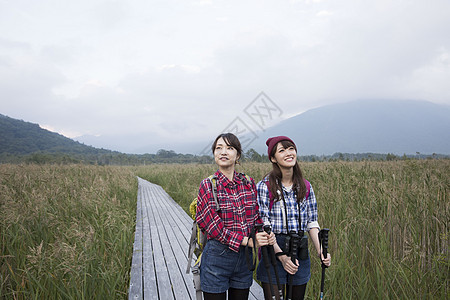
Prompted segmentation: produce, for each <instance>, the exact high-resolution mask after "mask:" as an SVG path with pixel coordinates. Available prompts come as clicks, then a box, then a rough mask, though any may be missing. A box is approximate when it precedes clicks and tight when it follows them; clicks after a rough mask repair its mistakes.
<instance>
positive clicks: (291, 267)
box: [278, 255, 298, 275]
mask: <svg viewBox="0 0 450 300" xmlns="http://www.w3.org/2000/svg"><path fill="white" fill-rule="evenodd" d="M278 259H279V260H280V261H281V264H282V265H283V268H284V269H285V270H286V272H288V273H289V274H291V275H294V274H295V273H297V271H298V260H297V259H296V260H295V264H294V263H293V262H292V260H291V258H290V257H289V256H287V255H280V256H279V257H278Z"/></svg>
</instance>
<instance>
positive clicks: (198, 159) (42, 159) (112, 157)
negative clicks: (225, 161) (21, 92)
mask: <svg viewBox="0 0 450 300" xmlns="http://www.w3.org/2000/svg"><path fill="white" fill-rule="evenodd" d="M448 158H450V157H449V156H448V155H441V154H436V153H433V154H431V155H426V154H420V153H416V154H414V155H406V154H404V155H402V156H398V155H395V154H392V153H387V154H379V153H357V154H354V153H340V152H338V153H335V154H333V155H320V156H319V155H305V156H299V160H300V161H305V162H320V161H393V160H407V159H448ZM241 161H242V162H268V161H269V160H268V158H267V155H265V154H259V153H258V152H257V151H255V150H254V149H250V150H248V151H246V152H244V154H243V157H242V158H241ZM213 162H214V160H213V157H212V156H210V155H193V154H181V153H176V152H175V151H173V150H165V149H160V150H158V151H157V152H156V154H125V153H120V152H112V151H107V152H102V151H99V152H97V153H96V152H88V153H83V152H79V153H65V152H45V151H40V152H34V153H30V154H10V153H0V163H33V164H92V165H149V164H164V163H179V164H188V163H198V164H209V163H213Z"/></svg>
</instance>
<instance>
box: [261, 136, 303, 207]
mask: <svg viewBox="0 0 450 300" xmlns="http://www.w3.org/2000/svg"><path fill="white" fill-rule="evenodd" d="M279 143H281V145H282V146H283V148H284V149H287V148H289V147H294V149H295V152H297V147H295V144H293V143H291V142H290V141H287V140H284V141H280V142H279ZM279 143H278V144H279ZM278 144H276V145H275V147H273V149H272V152H271V153H270V157H269V159H270V158H271V157H275V153H276V151H277V147H278ZM268 176H269V189H270V192H271V193H272V197H274V198H275V201H279V200H281V199H278V198H279V197H278V193H277V191H278V190H280V191H282V188H281V178H282V176H283V174H282V173H281V169H280V167H279V166H278V164H277V163H274V162H272V171H270V172H269V174H268ZM292 183H293V185H292V189H293V190H294V192H295V193H296V195H297V202H300V201H301V200H303V198H304V197H305V195H306V185H305V182H304V180H303V174H302V170H301V169H300V166H299V164H298V161H296V162H295V165H294V169H293V175H292Z"/></svg>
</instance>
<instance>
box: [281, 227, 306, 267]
mask: <svg viewBox="0 0 450 300" xmlns="http://www.w3.org/2000/svg"><path fill="white" fill-rule="evenodd" d="M284 249H285V252H286V253H288V256H290V257H297V258H298V259H300V260H305V259H307V258H308V237H307V236H306V235H305V234H304V232H303V230H300V231H299V232H298V233H297V232H296V231H294V230H291V231H289V234H288V235H287V236H286V240H285V245H284ZM297 253H298V255H297Z"/></svg>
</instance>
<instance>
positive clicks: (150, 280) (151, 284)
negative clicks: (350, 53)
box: [140, 179, 159, 299]
mask: <svg viewBox="0 0 450 300" xmlns="http://www.w3.org/2000/svg"><path fill="white" fill-rule="evenodd" d="M140 184H141V186H142V190H143V192H142V193H143V197H144V200H143V202H144V209H143V231H144V232H143V243H144V245H143V254H142V255H143V259H142V260H143V263H144V267H143V281H144V286H143V289H144V299H159V296H158V289H157V285H156V272H155V266H154V257H153V241H152V232H151V230H150V216H149V211H148V199H147V197H146V195H147V193H146V190H147V186H146V185H145V182H144V181H143V180H142V179H141V181H140Z"/></svg>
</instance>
